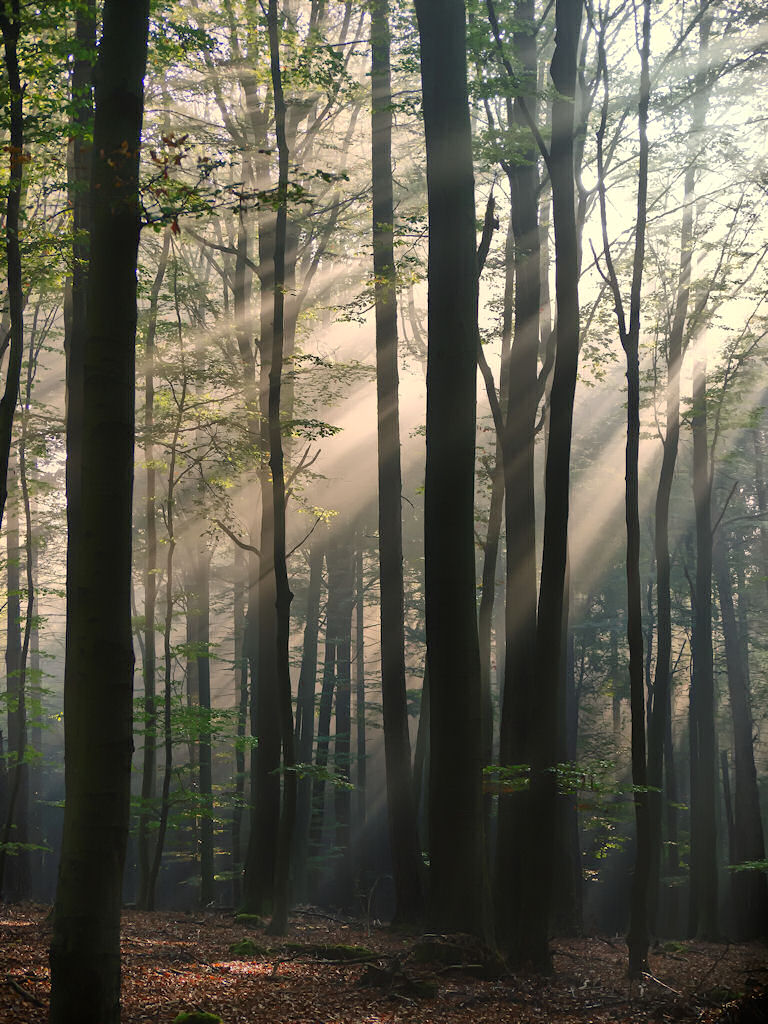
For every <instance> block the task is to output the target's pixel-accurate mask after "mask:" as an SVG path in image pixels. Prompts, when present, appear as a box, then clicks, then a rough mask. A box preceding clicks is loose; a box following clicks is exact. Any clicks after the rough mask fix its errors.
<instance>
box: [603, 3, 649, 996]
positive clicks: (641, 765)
mask: <svg viewBox="0 0 768 1024" xmlns="http://www.w3.org/2000/svg"><path fill="white" fill-rule="evenodd" d="M598 47H599V63H600V69H601V71H602V75H603V83H604V103H603V112H602V119H601V123H600V129H599V132H598V143H597V165H598V181H599V185H598V188H599V194H600V219H601V223H602V234H603V255H604V258H605V262H606V268H607V272H606V280H607V282H608V284H609V287H610V289H611V292H612V294H613V301H614V308H615V312H616V319H617V322H618V329H619V337H620V339H621V344H622V348H623V349H624V354H625V356H626V363H627V445H626V458H625V500H624V504H625V515H626V522H627V559H626V564H627V642H628V646H629V692H630V704H631V709H632V783H633V786H634V805H635V866H634V872H633V875H632V890H631V898H630V923H629V933H628V935H627V945H628V947H629V973H630V976H631V977H639V976H640V975H642V973H643V972H644V971H647V970H648V948H649V945H650V934H649V930H648V887H649V881H650V869H651V860H650V833H649V816H648V791H647V761H646V744H645V739H646V733H645V729H646V723H645V675H644V671H643V658H644V646H645V645H644V640H643V608H642V587H641V580H640V480H639V450H640V356H639V344H640V312H641V309H640V303H641V295H642V283H643V264H644V259H645V229H646V220H647V208H648V104H649V101H650V68H649V61H650V48H651V7H650V0H645V2H644V4H643V21H642V45H641V50H640V88H639V95H638V132H639V136H640V151H639V157H638V172H637V210H636V217H635V246H634V255H633V261H632V283H631V290H630V300H629V320H628V321H627V318H626V315H625V311H624V301H623V299H622V295H621V289H620V285H619V280H618V276H617V274H616V270H615V267H614V263H613V258H612V254H611V246H610V242H609V239H608V223H607V210H606V198H605V177H604V165H603V138H604V135H605V126H606V120H607V116H608V101H609V88H608V66H607V62H606V55H605V39H604V34H602V33H601V35H600V39H599V43H598Z"/></svg>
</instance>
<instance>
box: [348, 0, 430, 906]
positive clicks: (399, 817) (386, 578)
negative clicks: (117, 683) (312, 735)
mask: <svg viewBox="0 0 768 1024" xmlns="http://www.w3.org/2000/svg"><path fill="white" fill-rule="evenodd" d="M371 54H372V57H371V88H372V156H371V168H372V176H373V178H372V180H373V273H374V291H375V299H376V389H377V399H378V405H377V408H378V469H379V572H380V586H381V686H382V704H383V716H384V755H385V761H386V772H387V813H388V819H389V843H390V849H391V852H392V871H393V875H394V880H395V899H396V911H395V918H396V920H398V921H414V920H418V919H419V917H420V916H421V914H422V909H423V907H422V896H421V883H420V878H419V854H418V836H417V832H416V812H415V809H414V806H413V789H412V783H411V744H410V738H409V734H408V707H407V701H406V684H405V634H404V618H405V612H404V598H403V536H402V508H401V498H400V495H401V491H402V481H401V472H400V417H399V397H398V367H397V292H396V288H397V271H396V267H395V250H394V217H395V214H394V201H393V194H392V88H391V71H390V29H389V2H388V0H373V3H372V4H371ZM337 699H338V697H337Z"/></svg>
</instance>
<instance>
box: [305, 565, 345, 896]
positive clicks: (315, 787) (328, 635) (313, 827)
mask: <svg viewBox="0 0 768 1024" xmlns="http://www.w3.org/2000/svg"><path fill="white" fill-rule="evenodd" d="M338 606H339V595H338V591H337V588H336V580H335V578H334V576H333V574H332V573H331V569H330V566H329V569H328V600H327V603H326V611H325V653H324V658H323V684H322V689H321V691H320V706H319V708H318V719H317V749H316V751H315V774H314V777H313V780H312V815H311V820H310V826H309V854H310V857H311V858H312V859H313V860H314V866H313V870H312V874H311V880H310V881H311V885H310V890H311V892H312V893H313V894H315V898H316V894H317V891H318V889H319V883H320V881H322V873H321V868H320V856H321V854H322V852H323V846H324V843H323V832H324V821H325V794H326V775H327V769H328V751H329V747H330V739H331V714H332V711H333V691H334V688H335V683H336V643H337V637H338V632H339V625H338V619H339V610H338Z"/></svg>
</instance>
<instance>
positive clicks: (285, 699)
mask: <svg viewBox="0 0 768 1024" xmlns="http://www.w3.org/2000/svg"><path fill="white" fill-rule="evenodd" d="M267 30H268V33H269V58H270V72H271V78H272V93H273V96H274V101H275V134H276V138H277V152H278V182H277V198H278V203H279V205H278V208H277V218H276V222H275V253H274V268H275V276H274V298H273V302H272V309H273V329H272V358H271V361H270V368H269V402H268V409H267V412H268V420H269V468H270V471H271V474H272V503H273V505H272V507H273V517H272V518H273V523H274V538H273V541H274V546H273V562H274V572H275V611H276V622H275V644H276V650H275V662H276V669H277V671H276V690H277V695H276V696H277V704H278V724H279V732H280V741H281V744H282V755H283V757H282V768H283V793H282V796H283V800H282V807H281V813H280V832H279V835H278V841H277V870H276V873H275V883H274V885H275V900H274V913H273V916H272V921H271V922H270V925H269V932H270V934H272V935H284V934H285V932H286V930H287V928H288V909H289V900H290V865H291V847H292V843H293V831H294V826H295V823H296V786H297V781H296V770H295V766H296V758H295V754H294V741H293V705H292V703H291V666H290V651H289V644H290V635H291V601H292V600H293V593H292V592H291V588H290V585H289V582H288V566H287V563H286V547H285V503H286V497H285V471H284V468H283V435H282V428H281V425H280V397H281V387H282V379H283V356H284V341H285V250H286V234H287V218H288V196H287V189H288V141H287V138H286V131H285V97H284V95H283V80H282V74H281V71H280V26H279V22H278V11H277V0H269V9H268V15H267Z"/></svg>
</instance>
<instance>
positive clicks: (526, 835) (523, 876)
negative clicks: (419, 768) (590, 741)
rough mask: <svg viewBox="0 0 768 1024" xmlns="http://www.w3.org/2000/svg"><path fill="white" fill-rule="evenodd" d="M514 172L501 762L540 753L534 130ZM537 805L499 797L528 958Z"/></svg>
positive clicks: (505, 898) (507, 928) (500, 903)
mask: <svg viewBox="0 0 768 1024" xmlns="http://www.w3.org/2000/svg"><path fill="white" fill-rule="evenodd" d="M515 19H516V23H517V24H518V26H519V28H518V31H516V32H515V34H514V40H513V41H514V49H515V56H516V57H517V59H518V61H519V62H520V64H521V65H522V68H523V76H524V77H523V81H524V85H523V89H524V93H525V95H524V96H522V95H521V96H520V97H518V98H517V99H516V100H515V103H514V109H513V110H512V111H511V115H512V116H511V120H512V121H513V123H514V124H515V125H516V126H517V128H518V130H520V131H524V130H525V127H524V126H525V124H526V121H525V117H524V114H523V107H524V106H526V108H527V109H528V112H529V113H530V115H531V116H533V117H535V116H536V102H535V96H536V35H535V28H534V23H535V14H534V4H533V2H531V0H518V2H517V3H516V5H515ZM507 173H508V177H509V183H510V190H511V197H512V231H513V234H514V267H515V316H514V337H513V340H512V348H511V351H510V356H509V370H508V397H507V410H506V423H505V430H504V445H503V449H504V488H505V511H506V522H505V535H506V542H507V575H506V580H507V582H506V630H505V632H506V644H505V654H504V699H503V703H502V711H501V731H500V740H499V762H500V764H502V765H512V764H526V765H530V764H532V762H533V758H534V756H535V752H534V751H533V750H532V748H531V740H532V738H533V732H532V728H533V722H534V720H535V718H536V716H537V714H538V708H537V703H538V698H537V682H536V506H535V500H534V441H535V429H536V409H537V406H538V389H537V375H538V353H539V305H540V292H541V280H540V278H541V265H540V253H539V224H538V187H539V174H538V167H537V161H536V150H535V148H534V145H533V141H532V140H531V139H530V137H529V141H528V144H527V147H526V151H525V153H524V155H523V157H522V159H521V160H520V161H519V164H518V163H516V164H515V165H514V166H510V167H509V169H508V172H507ZM532 813H534V814H535V810H534V808H533V805H532V795H531V790H526V791H523V792H520V793H509V794H506V795H502V796H501V797H500V800H499V831H498V840H497V867H496V928H497V935H498V939H499V943H500V946H501V948H502V949H503V950H504V951H505V952H506V953H508V954H509V955H510V956H511V957H512V959H513V960H520V959H524V958H526V955H525V948H526V946H527V942H528V938H527V937H526V936H524V935H523V934H522V931H523V929H522V928H519V927H518V924H519V921H520V918H519V915H520V913H521V908H522V905H523V903H524V902H525V899H526V895H525V893H526V889H527V887H528V885H529V880H528V879H529V876H528V871H529V870H530V866H531V863H532V862H533V861H534V860H535V859H536V857H537V855H538V854H537V850H536V839H535V828H536V826H535V823H534V821H533V820H532V819H531V814H532ZM545 927H546V924H545ZM521 942H522V946H521Z"/></svg>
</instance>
